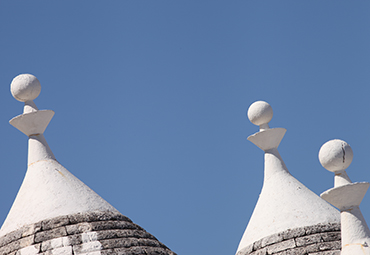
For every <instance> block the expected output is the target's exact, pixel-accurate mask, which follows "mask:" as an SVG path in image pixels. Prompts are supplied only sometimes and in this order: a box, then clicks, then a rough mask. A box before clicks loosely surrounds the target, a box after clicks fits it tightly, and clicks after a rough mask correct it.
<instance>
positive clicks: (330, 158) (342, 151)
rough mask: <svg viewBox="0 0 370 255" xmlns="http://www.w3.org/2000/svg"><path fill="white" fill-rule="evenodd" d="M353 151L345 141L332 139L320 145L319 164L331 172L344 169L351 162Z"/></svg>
mask: <svg viewBox="0 0 370 255" xmlns="http://www.w3.org/2000/svg"><path fill="white" fill-rule="evenodd" d="M352 159H353V151H352V148H351V146H349V144H348V143H346V142H345V141H342V140H339V139H334V140H330V141H328V142H326V143H325V144H324V145H323V146H321V148H320V151H319V160H320V163H321V165H322V166H323V167H324V168H325V169H326V170H329V171H331V172H337V171H342V170H345V169H346V168H347V167H349V165H350V164H351V162H352Z"/></svg>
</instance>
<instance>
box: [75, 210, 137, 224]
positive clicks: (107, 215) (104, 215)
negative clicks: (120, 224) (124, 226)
mask: <svg viewBox="0 0 370 255" xmlns="http://www.w3.org/2000/svg"><path fill="white" fill-rule="evenodd" d="M68 217H69V220H70V222H71V224H76V223H81V222H92V221H107V220H119V221H128V222H132V221H131V220H130V219H129V218H128V217H126V216H124V215H122V214H120V213H113V212H88V213H77V214H74V215H69V216H68Z"/></svg>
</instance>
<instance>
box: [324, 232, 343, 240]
mask: <svg viewBox="0 0 370 255" xmlns="http://www.w3.org/2000/svg"><path fill="white" fill-rule="evenodd" d="M321 238H322V240H324V242H330V241H340V240H341V234H340V232H339V231H336V232H325V233H321Z"/></svg>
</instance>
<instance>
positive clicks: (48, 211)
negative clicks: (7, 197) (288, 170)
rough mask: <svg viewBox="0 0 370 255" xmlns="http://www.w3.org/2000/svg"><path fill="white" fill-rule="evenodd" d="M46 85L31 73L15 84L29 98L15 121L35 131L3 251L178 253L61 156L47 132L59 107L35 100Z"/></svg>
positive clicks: (0, 238)
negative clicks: (43, 106) (39, 105)
mask: <svg viewBox="0 0 370 255" xmlns="http://www.w3.org/2000/svg"><path fill="white" fill-rule="evenodd" d="M40 89H41V86H40V83H39V81H38V80H37V78H36V77H34V76H33V75H29V74H24V75H19V76H17V77H16V78H14V80H13V81H12V84H11V92H12V94H13V96H14V97H15V98H16V99H17V100H19V101H22V102H25V107H24V113H23V114H21V115H19V116H17V117H15V118H13V119H12V120H11V121H10V124H12V125H13V126H14V127H16V128H17V129H19V130H20V131H22V132H23V133H25V134H26V135H27V136H28V137H29V142H28V146H29V150H28V168H27V172H26V176H25V178H24V180H23V183H22V185H21V188H20V190H19V192H18V194H17V197H16V199H15V201H14V203H13V205H12V208H11V210H10V212H9V214H8V216H7V218H6V220H5V222H4V224H3V225H2V227H1V230H0V254H2V255H6V254H12V255H15V254H17V255H22V254H27V255H31V254H44V255H48V254H63V255H64V254H65V255H69V254H71V255H72V254H74V255H76V254H85V255H87V254H89V255H98V254H117V255H118V254H127V255H129V254H132V255H134V254H135V255H139V254H149V255H151V254H153V255H154V254H158V255H159V254H163V255H174V254H175V253H173V252H172V251H171V250H170V249H168V248H167V247H166V246H165V245H164V244H162V243H161V242H159V241H158V240H157V239H156V238H155V237H154V236H152V235H151V234H149V233H148V232H146V231H145V230H144V229H143V228H141V227H140V226H138V225H136V224H134V223H133V222H132V221H131V220H130V219H129V218H127V217H126V216H123V215H122V214H121V213H119V212H118V210H116V209H115V208H114V207H113V206H112V205H110V204H109V203H108V202H107V201H105V200H104V199H103V198H101V197H100V196H99V195H98V194H96V193H95V192H94V191H93V190H92V189H90V188H89V187H88V186H87V185H85V184H84V183H83V182H82V181H80V180H79V179H78V178H76V177H75V176H74V175H73V174H71V173H70V172H69V171H68V170H67V169H66V168H64V167H63V166H62V165H61V164H60V163H59V162H58V161H57V160H56V158H55V156H54V154H53V153H52V151H51V149H50V148H49V146H48V144H47V142H46V140H45V138H44V136H43V132H44V130H45V129H46V127H47V125H48V124H49V122H50V120H51V118H52V117H53V115H54V112H53V111H50V110H43V111H40V110H38V109H37V107H36V105H35V104H34V103H33V101H32V100H34V99H35V98H36V97H37V96H38V95H39V93H40Z"/></svg>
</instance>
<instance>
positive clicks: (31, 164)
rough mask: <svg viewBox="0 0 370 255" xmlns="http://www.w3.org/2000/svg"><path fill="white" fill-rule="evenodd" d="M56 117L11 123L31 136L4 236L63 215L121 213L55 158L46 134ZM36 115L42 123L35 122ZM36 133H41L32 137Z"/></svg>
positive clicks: (29, 114)
mask: <svg viewBox="0 0 370 255" xmlns="http://www.w3.org/2000/svg"><path fill="white" fill-rule="evenodd" d="M12 85H13V84H12ZM16 85H17V84H16ZM26 89H27V88H26ZM27 100H29V98H27V97H26V96H25V98H24V99H23V101H27ZM26 105H29V103H28V104H26ZM25 109H26V108H25ZM42 112H50V113H51V116H50V114H39V113H42ZM53 114H54V112H52V111H36V110H35V111H32V112H31V113H25V114H22V115H20V116H18V117H15V118H13V119H12V120H11V124H12V125H13V126H15V127H16V128H18V129H19V130H21V131H22V132H24V133H25V134H28V135H29V142H28V169H27V172H26V176H25V178H24V180H23V183H22V185H21V188H20V189H19V191H18V194H17V197H16V199H15V201H14V203H13V205H12V207H11V209H10V211H9V214H8V215H7V218H6V219H5V222H4V224H3V226H2V227H1V229H0V236H3V235H5V234H7V233H9V232H11V231H13V230H16V229H18V228H20V227H22V226H25V225H28V224H32V223H36V222H39V221H41V220H45V219H49V218H54V217H58V216H63V215H69V214H75V213H82V212H92V211H101V212H105V211H109V212H116V213H118V211H117V210H116V209H115V208H114V207H113V206H112V205H110V204H109V203H108V202H107V201H105V200H104V199H103V198H101V197H100V196H99V195H98V194H96V193H95V192H94V191H93V190H92V189H90V188H89V187H88V186H87V185H85V184H84V183H83V182H82V181H80V180H79V179H78V178H77V177H75V176H74V175H73V174H71V173H70V172H69V171H68V170H67V169H66V168H64V167H63V166H62V165H61V164H60V163H59V162H58V161H57V160H56V159H55V156H54V154H53V152H52V151H51V149H50V147H49V146H48V144H47V142H46V140H45V138H44V135H43V134H42V132H43V131H44V130H45V128H46V126H47V125H48V123H49V121H50V119H51V117H52V115H53ZM22 116H23V117H22ZM24 116H27V117H24ZM32 116H35V117H36V118H37V119H41V121H34V120H32V119H31V117H32ZM14 120H15V121H14ZM30 129H31V130H32V132H30ZM35 130H36V131H37V132H40V133H38V134H32V135H30V133H33V132H34V131H35Z"/></svg>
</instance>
